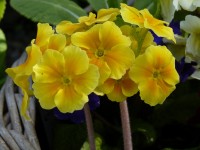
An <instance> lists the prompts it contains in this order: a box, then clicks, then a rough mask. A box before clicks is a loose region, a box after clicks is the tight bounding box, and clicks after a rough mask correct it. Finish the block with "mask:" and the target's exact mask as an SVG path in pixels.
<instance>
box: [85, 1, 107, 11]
mask: <svg viewBox="0 0 200 150" xmlns="http://www.w3.org/2000/svg"><path fill="white" fill-rule="evenodd" d="M87 1H88V3H89V4H90V5H91V6H92V8H94V10H96V11H98V10H99V9H101V8H108V7H109V6H108V2H107V0H87Z"/></svg>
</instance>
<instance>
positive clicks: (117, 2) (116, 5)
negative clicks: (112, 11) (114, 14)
mask: <svg viewBox="0 0 200 150" xmlns="http://www.w3.org/2000/svg"><path fill="white" fill-rule="evenodd" d="M122 2H123V0H114V1H113V0H108V5H109V7H110V8H120V3H122Z"/></svg>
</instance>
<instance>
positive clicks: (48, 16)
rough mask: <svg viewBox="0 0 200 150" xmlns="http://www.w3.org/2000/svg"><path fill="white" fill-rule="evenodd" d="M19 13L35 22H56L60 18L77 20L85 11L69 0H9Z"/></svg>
mask: <svg viewBox="0 0 200 150" xmlns="http://www.w3.org/2000/svg"><path fill="white" fill-rule="evenodd" d="M11 6H12V7H13V8H14V9H16V10H17V11H18V12H19V13H20V14H22V15H24V16H26V17H27V18H29V19H31V20H33V21H36V22H47V23H50V24H54V25H56V24H58V23H59V22H60V21H62V20H70V21H72V22H77V19H78V18H79V17H80V16H83V15H86V12H85V11H84V10H83V9H82V8H81V7H79V6H78V5H77V4H76V3H74V2H72V1H69V0H11Z"/></svg>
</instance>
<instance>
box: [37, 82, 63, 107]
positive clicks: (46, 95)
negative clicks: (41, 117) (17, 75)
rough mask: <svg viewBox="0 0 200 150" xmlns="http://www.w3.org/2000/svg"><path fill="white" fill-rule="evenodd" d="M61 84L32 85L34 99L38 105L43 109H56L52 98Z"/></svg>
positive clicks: (38, 83)
mask: <svg viewBox="0 0 200 150" xmlns="http://www.w3.org/2000/svg"><path fill="white" fill-rule="evenodd" d="M60 86H61V83H59V82H53V83H40V82H35V83H33V90H34V95H35V97H36V98H37V99H38V100H39V103H40V105H41V107H42V108H44V109H52V108H54V107H56V105H55V102H54V97H55V95H56V93H57V92H58V90H59V88H60Z"/></svg>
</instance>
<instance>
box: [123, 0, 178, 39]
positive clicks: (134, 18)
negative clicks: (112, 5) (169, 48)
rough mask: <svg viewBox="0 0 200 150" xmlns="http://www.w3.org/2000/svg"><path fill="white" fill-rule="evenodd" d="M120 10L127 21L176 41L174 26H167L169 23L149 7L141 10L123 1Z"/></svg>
mask: <svg viewBox="0 0 200 150" xmlns="http://www.w3.org/2000/svg"><path fill="white" fill-rule="evenodd" d="M120 12H121V16H122V18H123V20H124V21H125V22H128V23H131V24H135V25H138V26H139V27H140V28H147V29H150V30H152V31H153V32H154V33H155V34H156V35H157V36H160V37H165V38H167V39H168V40H173V41H174V42H176V40H175V38H174V33H173V30H172V28H170V27H167V26H166V25H168V23H167V22H165V21H162V20H159V19H156V18H154V17H153V16H152V15H151V14H150V12H149V11H148V10H147V9H143V10H140V11H139V10H137V9H136V8H133V7H131V6H128V5H126V4H123V3H121V10H120Z"/></svg>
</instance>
